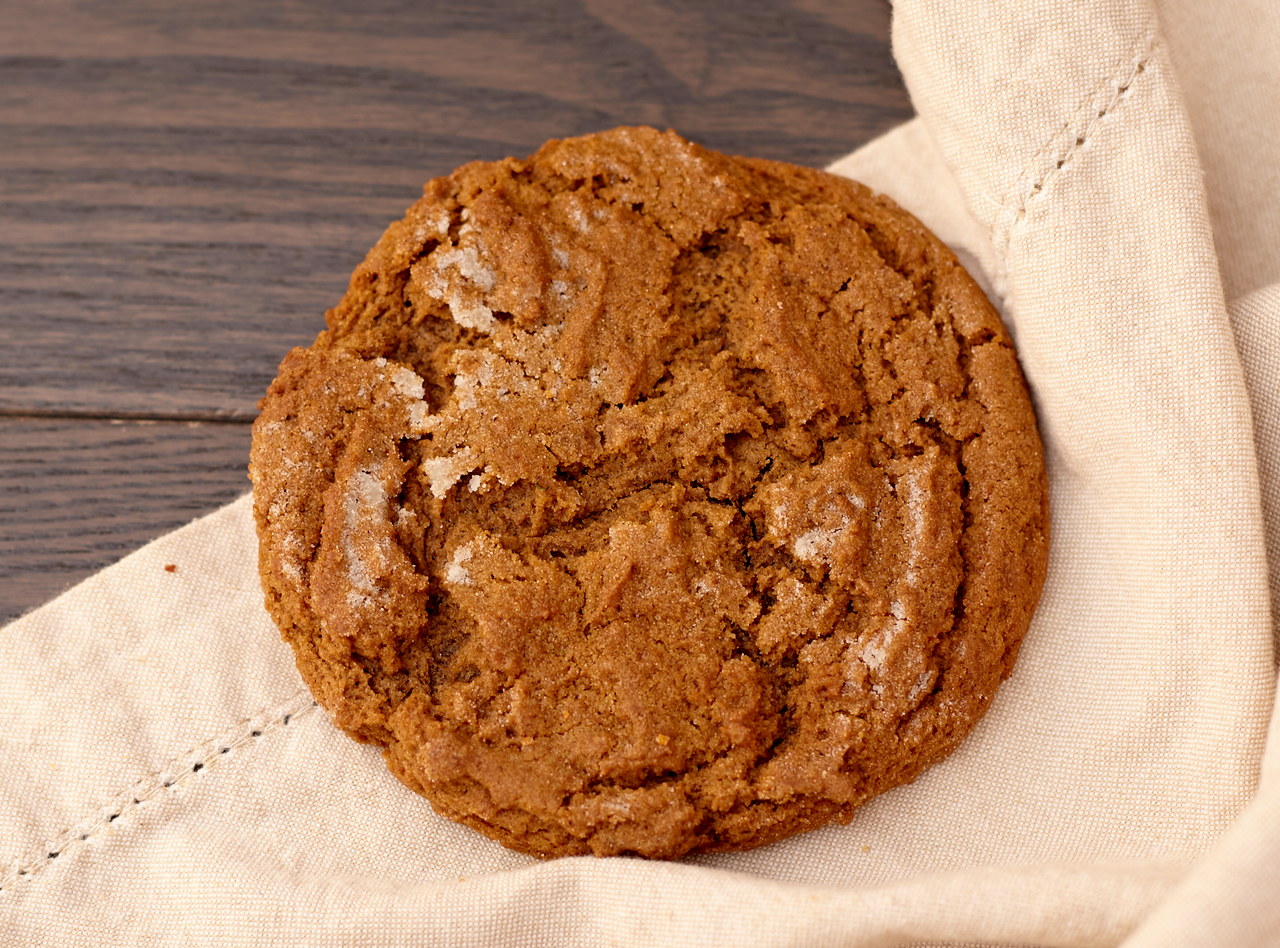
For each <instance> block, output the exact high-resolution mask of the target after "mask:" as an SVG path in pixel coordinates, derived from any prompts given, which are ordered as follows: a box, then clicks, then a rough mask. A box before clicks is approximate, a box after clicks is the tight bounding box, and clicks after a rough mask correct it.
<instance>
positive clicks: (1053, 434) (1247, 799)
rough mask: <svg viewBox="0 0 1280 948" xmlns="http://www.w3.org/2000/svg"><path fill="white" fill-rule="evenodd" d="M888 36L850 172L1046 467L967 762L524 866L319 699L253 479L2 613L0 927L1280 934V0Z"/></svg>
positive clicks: (1060, 940)
mask: <svg viewBox="0 0 1280 948" xmlns="http://www.w3.org/2000/svg"><path fill="white" fill-rule="evenodd" d="M1210 8H1211V9H1212V11H1214V12H1213V13H1212V14H1211V13H1210V12H1208V11H1209V9H1210ZM1157 16H1158V19H1157ZM895 50H896V52H897V55H898V57H899V61H900V63H901V66H902V69H903V73H904V75H905V77H906V78H907V81H908V85H909V87H910V89H911V92H912V95H913V99H914V101H915V103H916V107H917V110H918V112H919V115H920V117H919V118H918V119H917V120H915V121H913V122H911V123H909V124H908V125H906V126H904V127H902V128H900V129H898V130H897V131H895V132H893V133H891V134H890V135H888V136H886V137H885V138H883V139H880V140H879V141H877V142H874V143H872V144H871V145H869V146H867V147H866V148H864V149H862V150H860V151H859V152H856V153H855V154H853V155H851V156H849V157H848V158H847V159H844V160H843V161H841V162H839V163H838V165H837V170H839V171H841V172H843V173H848V174H852V175H854V176H855V177H860V178H862V179H863V180H866V181H867V182H868V183H869V184H872V185H873V186H875V187H877V188H880V189H882V190H884V191H886V192H888V193H890V194H891V195H893V196H895V197H896V198H898V199H899V200H900V201H901V202H903V203H904V204H905V205H906V206H908V207H909V208H911V209H912V210H914V211H915V212H916V213H917V214H919V215H920V216H921V217H922V218H923V219H924V220H925V221H926V222H927V223H929V224H930V225H931V226H932V227H934V228H935V229H936V230H937V231H938V233H939V234H940V235H941V236H942V237H943V238H944V239H945V240H947V241H948V242H949V243H951V244H952V245H953V246H955V247H957V249H958V250H959V252H960V253H961V255H962V257H964V259H965V261H966V263H968V264H970V265H971V267H972V268H974V269H975V271H976V272H977V273H978V275H979V277H980V279H982V280H984V281H985V283H986V286H987V288H988V289H989V291H991V292H992V293H993V297H994V298H995V299H996V301H997V303H998V304H1000V305H1001V306H1002V308H1003V311H1004V313H1005V315H1006V317H1007V319H1008V321H1009V324H1010V326H1011V328H1012V329H1013V331H1014V332H1015V334H1016V337H1017V341H1018V344H1019V349H1020V352H1021V356H1022V359H1023V364H1024V367H1025V368H1026V370H1027V374H1028V376H1029V379H1030V381H1031V385H1032V388H1033V390H1034V395H1035V398H1036V402H1037V407H1038V410H1039V412H1040V417H1041V421H1042V424H1043V431H1044V435H1045V438H1046V443H1047V448H1048V460H1049V465H1050V477H1051V485H1052V489H1053V517H1054V537H1053V548H1052V554H1051V564H1050V572H1049V580H1048V584H1047V586H1046V589H1045V594H1044V599H1043V602H1042V604H1041V607H1040V610H1039V612H1038V613H1037V616H1036V619H1035V622H1034V624H1033V627H1032V630H1031V632H1030V634H1029V636H1028V638H1027V641H1026V644H1025V647H1024V650H1023V654H1022V658H1021V661H1020V664H1019V666H1018V668H1017V670H1016V671H1015V674H1014V675H1013V677H1012V678H1011V679H1010V681H1009V682H1008V683H1007V684H1006V685H1005V686H1004V688H1003V689H1002V690H1001V692H1000V693H999V695H998V696H997V698H996V701H995V703H994V705H993V707H992V710H991V712H990V713H989V715H988V716H987V718H986V719H984V721H983V722H982V723H981V724H980V725H979V727H978V728H977V729H976V731H975V732H974V734H973V735H972V736H971V738H970V739H969V741H968V742H966V743H965V744H964V746H963V747H962V748H961V749H960V750H959V751H958V752H957V753H956V754H955V755H953V756H952V757H951V758H950V759H948V760H947V761H945V762H944V763H943V764H941V765H939V766H938V767H936V768H934V769H932V770H930V771H929V772H928V773H926V774H925V775H924V776H923V777H922V778H921V779H920V780H918V781H917V782H916V783H915V784H913V785H911V786H909V787H904V788H900V789H898V790H895V791H893V792H891V793H889V794H887V795H885V796H883V797H881V798H880V799H878V800H876V801H874V802H872V803H871V804H870V805H868V806H867V807H865V808H864V809H863V810H862V811H861V812H860V813H859V815H858V816H857V818H856V819H855V820H854V822H853V823H852V824H851V825H850V826H848V827H829V828H827V829H824V830H821V831H818V832H816V833H812V834H809V835H807V836H804V837H800V838H797V839H793V840H789V841H786V842H783V843H780V844H777V845H774V846H770V847H766V848H765V849H762V850H757V851H755V852H751V853H744V854H735V855H722V856H715V857H701V858H696V859H692V860H688V861H687V862H685V863H682V864H676V865H670V864H661V863H647V862H643V861H640V860H631V859H614V860H595V859H590V858H583V859H564V860H559V861H555V862H551V863H544V864H537V863H534V862H533V861H532V860H529V859H527V858H524V857H521V856H517V855H515V854H512V853H509V852H506V851H505V850H502V849H501V848H500V847H498V846H496V845H495V844H492V843H490V842H488V841H487V840H484V839H481V838H479V837H477V836H475V835H474V834H472V833H470V831H467V830H464V829H461V828H459V827H457V826H455V825H453V824H451V823H448V822H446V821H443V820H441V819H439V818H437V817H436V816H434V814H433V813H432V812H431V810H430V808H429V807H428V806H427V804H426V803H425V802H424V801H423V800H421V799H420V798H418V797H416V796H414V795H413V794H411V793H410V792H409V791H407V790H405V789H404V788H403V787H401V786H400V785H399V784H398V783H397V782H396V781H395V780H394V778H392V777H391V776H390V775H389V774H388V773H387V772H386V770H385V768H384V767H383V766H382V763H381V761H380V759H379V756H378V754H377V753H376V752H375V751H373V750H371V749H370V748H367V747H360V746H357V745H355V744H353V743H352V742H350V741H349V740H348V739H347V738H345V737H344V736H342V735H341V734H339V733H338V732H337V731H336V730H335V729H334V728H333V727H332V726H331V725H330V724H329V723H328V721H327V720H326V719H325V716H324V714H323V713H322V712H321V711H319V710H318V709H316V708H315V707H314V705H313V704H312V702H311V700H310V697H309V696H308V695H307V693H306V692H305V690H303V689H302V687H301V684H300V682H299V680H298V677H297V675H296V673H295V671H294V670H293V667H292V661H291V656H290V655H289V653H288V650H287V648H286V647H285V646H284V645H283V644H281V643H280V641H279V640H278V637H277V635H276V633H275V630H274V629H273V627H272V626H271V623H270V621H269V620H268V619H267V617H266V616H265V614H264V612H263V610H262V608H261V604H260V593H259V590H258V581H257V575H256V569H255V565H254V564H255V541H254V537H253V530H252V525H251V522H250V515H249V504H248V501H247V499H242V500H240V501H237V502H236V503H234V504H232V505H230V506H228V507H226V508H224V509H223V510H221V511H219V512H217V513H215V514H212V515H210V516H208V517H205V518H204V519H202V520H199V521H197V522H195V523H194V524H192V525H190V526H188V527H186V528H184V529H183V530H180V531H177V532H176V533H173V534H171V535H169V536H167V537H164V538H162V539H160V540H158V541H156V542H155V543H153V544H151V545H150V546H148V547H146V548H145V549H143V550H141V551H139V552H138V553H135V554H134V555H132V556H130V557H128V558H127V559H125V560H124V561H122V562H121V563H119V564H117V565H116V566H114V567H111V568H110V569H107V570H105V571H103V572H102V573H101V574H99V575H97V576H95V577H93V578H91V579H89V580H88V581H86V582H85V583H83V584H81V585H80V586H78V587H77V588H75V589H73V590H72V591H70V592H69V593H67V594H65V595H64V596H62V597H60V598H59V599H57V600H55V601H54V602H52V603H50V604H49V605H48V606H46V607H44V608H43V609H40V610H38V611H36V612H34V613H32V614H31V615H29V616H27V617H25V618H23V619H21V620H19V621H18V622H16V623H14V624H12V625H10V626H9V627H8V628H6V629H4V630H0V944H4V945H10V944H13V945H27V944H31V945H96V944H131V945H132V944H161V945H167V944H182V945H187V944H191V945H201V944H208V945H239V944H281V945H315V944H379V945H382V944H387V945H395V944H406V945H407V944H436V943H448V944H462V945H555V946H569V945H601V944H617V945H627V944H636V945H649V944H655V943H666V944H686V945H858V946H872V945H875V946H882V945H908V944H939V943H948V944H951V943H988V944H1037V945H1064V946H1065V945H1072V946H1074V945H1080V946H1085V945H1117V944H1120V943H1122V942H1126V943H1127V944H1130V945H1135V946H1154V945H1188V946H1190V945H1214V944H1221V945H1254V944H1256V945H1266V944H1276V943H1280V908H1278V907H1277V906H1278V904H1280V903H1278V902H1277V900H1276V899H1275V898H1274V897H1273V892H1274V889H1275V886H1276V882H1277V880H1280V736H1278V735H1277V728H1276V727H1272V728H1271V731H1270V734H1271V737H1270V744H1269V745H1268V726H1269V720H1270V717H1271V714H1272V708H1273V701H1274V685H1275V665H1274V655H1273V639H1272V618H1271V615H1270V612H1269V602H1270V598H1269V593H1268V574H1267V560H1266V557H1265V548H1266V544H1267V543H1268V542H1270V544H1271V550H1272V554H1273V555H1272V562H1275V561H1276V554H1278V553H1280V523H1277V522H1276V520H1275V519H1274V516H1272V518H1271V519H1268V516H1269V515H1274V513H1275V512H1276V511H1278V510H1280V371H1277V370H1280V283H1278V282H1277V281H1278V280H1280V173H1278V172H1277V167H1278V166H1277V164H1276V162H1275V160H1274V158H1273V156H1274V155H1275V154H1277V153H1280V118H1278V117H1280V100H1278V95H1280V93H1277V90H1278V89H1280V53H1277V50H1280V7H1277V6H1276V5H1274V4H1271V3H1270V2H1269V0H1255V2H1253V3H1252V4H1251V3H1249V2H1247V0H1236V2H1234V3H1232V4H1213V5H1211V4H1196V3H1194V2H1192V0H1168V2H1166V3H1163V4H1161V6H1160V9H1159V10H1158V11H1157V10H1156V9H1154V8H1153V7H1152V6H1151V5H1150V4H1149V3H1146V2H1141V0H1083V2H1077V3H1068V2H1061V3H1048V2H1043V3H1031V2H1027V3H1018V4H1008V3H1000V2H996V0H979V2H966V3H964V4H938V3H933V2H926V0H902V2H901V3H899V5H898V7H897V9H896V12H895ZM1215 242H1216V246H1215ZM1224 286H1225V288H1226V289H1225V292H1224ZM1228 300H1230V305H1228ZM1246 385H1247V389H1246ZM1251 406H1252V414H1251ZM1259 472H1261V481H1260V480H1259ZM1260 487H1261V490H1260ZM1268 528H1269V529H1268ZM170 563H171V564H176V565H177V569H176V571H174V572H168V571H166V570H165V569H164V566H165V564H170ZM1272 588H1273V589H1274V588H1275V582H1274V579H1273V582H1272ZM1260 775H1261V782H1259V777H1260Z"/></svg>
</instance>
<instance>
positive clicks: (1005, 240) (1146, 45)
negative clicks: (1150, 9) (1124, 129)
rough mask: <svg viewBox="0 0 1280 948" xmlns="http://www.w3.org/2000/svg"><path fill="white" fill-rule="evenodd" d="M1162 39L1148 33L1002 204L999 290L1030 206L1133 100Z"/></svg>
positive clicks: (997, 232) (997, 231) (996, 231)
mask: <svg viewBox="0 0 1280 948" xmlns="http://www.w3.org/2000/svg"><path fill="white" fill-rule="evenodd" d="M1157 39H1158V34H1157V33H1156V30H1155V28H1154V27H1149V28H1148V29H1147V30H1146V31H1145V32H1143V33H1142V34H1141V35H1140V36H1139V37H1138V38H1137V40H1136V41H1135V43H1134V45H1133V48H1132V52H1131V53H1130V55H1129V58H1128V59H1127V60H1126V61H1125V62H1124V64H1123V65H1122V66H1121V67H1120V68H1119V69H1118V70H1117V71H1116V72H1115V73H1113V74H1112V75H1111V77H1110V78H1108V79H1107V80H1105V81H1104V82H1102V83H1101V84H1099V85H1098V87H1097V88H1096V89H1094V91H1093V93H1092V94H1091V95H1090V96H1089V98H1088V99H1087V100H1086V101H1085V103H1084V104H1083V105H1081V106H1080V108H1078V109H1077V110H1076V112H1075V114H1074V115H1072V116H1071V118H1070V119H1069V120H1068V121H1067V123H1066V124H1065V125H1063V126H1062V128H1061V129H1059V130H1058V132H1057V133H1056V134H1055V135H1054V136H1053V137H1052V138H1050V139H1049V140H1048V141H1047V142H1046V143H1045V145H1044V147H1043V148H1041V149H1040V150H1039V151H1038V152H1036V154H1035V157H1034V158H1032V160H1031V162H1030V165H1031V167H1030V168H1029V169H1028V170H1027V171H1026V172H1024V173H1023V175H1022V176H1021V178H1020V179H1019V181H1018V183H1016V184H1014V185H1013V186H1012V187H1011V188H1010V189H1009V191H1008V192H1006V194H1005V197H1004V199H1003V200H1002V201H1001V202H1000V204H1001V206H1002V207H1003V208H1004V210H1003V211H1001V213H1000V214H999V216H998V217H997V218H996V224H995V227H994V228H993V233H992V243H993V245H994V247H995V249H996V254H997V257H996V258H997V259H998V260H999V261H1000V272H999V274H998V278H997V279H998V284H999V288H1000V293H1001V295H1002V296H1003V295H1004V294H1005V287H1006V285H1007V284H1006V278H1007V276H1008V269H1007V266H1008V264H1007V258H1008V252H1009V245H1010V243H1011V242H1012V240H1013V232H1014V230H1015V229H1016V228H1017V226H1018V225H1019V224H1021V223H1022V222H1023V221H1024V220H1025V219H1026V216H1027V208H1028V206H1029V205H1030V203H1031V201H1032V200H1033V199H1034V198H1035V197H1036V196H1037V195H1039V194H1040V193H1041V192H1042V191H1044V189H1045V188H1046V187H1047V186H1048V185H1049V183H1050V182H1051V181H1052V180H1053V178H1054V177H1056V176H1057V175H1058V174H1059V173H1060V172H1061V171H1062V169H1063V167H1064V166H1065V165H1066V164H1067V163H1068V162H1069V161H1070V160H1071V159H1072V158H1073V157H1074V156H1075V154H1076V153H1077V152H1078V151H1079V150H1080V149H1081V148H1083V147H1084V146H1085V145H1086V144H1087V143H1088V141H1089V137H1090V136H1091V135H1092V134H1093V132H1094V131H1095V130H1096V129H1097V127H1098V125H1099V124H1101V122H1102V121H1103V119H1105V118H1106V117H1107V116H1108V115H1110V114H1111V113H1112V112H1113V111H1114V110H1115V109H1116V107H1117V106H1119V104H1120V103H1121V102H1123V101H1124V100H1126V99H1127V98H1128V97H1129V92H1130V90H1131V89H1132V88H1133V84H1134V83H1135V82H1136V81H1137V79H1138V77H1139V76H1141V75H1142V73H1143V72H1144V71H1145V70H1146V68H1147V64H1148V63H1149V62H1150V61H1151V56H1152V53H1153V52H1154V51H1155V46H1156V41H1157Z"/></svg>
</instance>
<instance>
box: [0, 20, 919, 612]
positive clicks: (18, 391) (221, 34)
mask: <svg viewBox="0 0 1280 948" xmlns="http://www.w3.org/2000/svg"><path fill="white" fill-rule="evenodd" d="M888 30H889V7H888V4H887V2H886V0H788V2H780V0H732V2H729V0H701V2H678V0H665V2H663V0H548V2H545V3H539V2H517V0H468V2H463V3H456V2H448V3H446V2H438V0H432V2H422V3H417V4H414V3H406V2H402V0H365V2H354V0H345V2H344V0H321V2H308V0H282V2H263V0H226V2H217V3H206V2H195V0H176V2H175V0H110V2H88V0H0V621H3V620H5V619H8V618H12V617H14V616H17V615H19V614H21V613H23V612H25V611H27V610H28V609H30V608H32V607H34V606H37V605H39V604H40V603H41V602H43V601H45V600H47V599H49V598H51V597H52V596H54V595H56V594H57V593H59V592H60V591H62V590H63V589H65V588H66V587H68V586H70V585H71V584H72V583H74V582H76V581H78V580H80V579H83V578H84V577H85V576H87V575H89V574H90V573H92V572H94V571H96V570H98V569H99V568H101V567H103V566H105V565H107V564H109V563H111V562H113V561H114V560H116V559H119V558H120V557H121V556H123V555H124V554H126V553H128V552H129V551H130V550H133V549H135V548H137V547H139V546H141V545H142V544H143V543H145V542H146V541H147V540H150V539H152V538H154V537H156V536H158V535H160V534H161V533H164V532H165V531H168V530H170V529H172V528H173V527H176V526H179V525H180V524H182V523H185V522H187V521H188V520H191V519H193V518H195V517H197V516H199V515H201V514H204V513H207V512H209V511H211V510H213V509H215V508H216V507H218V506H220V505H221V504H224V503H226V502H228V501H230V500H232V499H233V498H235V497H237V496H239V495H240V494H242V493H243V492H245V491H246V490H247V489H248V481H247V479H246V477H245V473H244V471H245V463H246V458H247V454H248V448H249V423H250V422H251V421H252V419H253V417H254V413H255V403H256V401H257V399H258V397H259V395H260V394H261V393H262V391H263V390H264V388H265V387H266V385H267V383H268V382H269V381H270V379H271V378H272V376H273V375H274V372H275V367H276V364H277V362H278V361H279V359H280V357H281V356H282V355H283V354H284V353H285V352H286V351H287V350H288V349H289V348H290V347H291V346H293V345H297V344H300V343H306V342H308V341H309V340H310V339H311V338H312V337H313V336H314V335H315V334H316V332H317V331H318V330H319V329H320V328H321V325H322V315H323V312H324V310H325V308H326V307H327V306H329V305H331V304H332V303H333V302H334V301H336V300H337V298H338V297H339V295H340V294H341V292H342V290H343V289H344V287H345V285H346V280H347V275H348V274H349V273H350V271H351V269H352V268H353V267H354V266H355V265H356V263H358V262H359V260H360V259H361V257H362V256H363V255H364V252H365V250H366V249H367V248H368V247H369V246H371V245H372V244H373V242H374V241H375V240H376V239H377V238H378V236H379V234H380V233H381V232H382V230H383V228H384V227H385V226H386V225H387V224H388V223H389V222H390V221H392V220H393V219H395V218H397V217H399V216H400V214H401V213H402V211H403V210H404V208H405V207H406V206H408V204H410V203H411V202H412V201H413V200H414V199H415V198H416V197H417V195H418V194H419V193H420V190H421V186H422V184H423V182H424V181H426V180H427V179H428V178H431V177H434V176H436V175H440V174H443V173H446V172H448V171H450V170H451V169H452V168H454V167H455V166H457V165H459V164H461V163H463V162H466V161H470V160H472V159H477V158H481V159H492V158H498V157H502V156H504V155H508V154H517V155H523V154H527V153H529V152H530V151H532V150H533V149H534V148H535V147H536V146H537V145H538V144H539V143H540V142H542V141H543V140H544V139H547V138H553V137H564V136H567V135H574V134H579V133H583V132H589V131H594V130H599V129H603V128H608V127H610V126H613V125H619V124H640V123H644V124H651V125H658V126H670V127H674V128H675V129H677V130H678V131H680V132H682V133H683V134H685V135H686V136H687V137H689V138H692V139H694V140H696V141H699V142H701V143H703V144H705V145H708V146H710V147H713V148H716V149H720V150H723V151H729V152H735V153H740V154H752V155H759V156H762V157H768V158H777V159H783V160H787V161H793V162H798V163H804V164H810V165H817V166H821V165H824V164H826V163H828V162H830V161H832V160H833V159H835V158H837V157H839V156H840V155H842V154H844V153H846V152H847V151H849V150H851V149H853V148H854V147H856V146H858V145H860V144H862V143H863V142H865V141H867V140H868V139H870V138H872V137H873V136H875V135H877V134H879V133H881V132H883V131H885V130H887V129H888V128H890V127H892V126H893V125H895V124H897V123H898V122H901V121H903V120H905V119H906V118H908V117H909V116H910V114H911V111H910V106H909V104H908V101H907V97H906V93H905V92H904V91H903V88H902V84H901V80H900V78H899V76H898V73H897V70H896V69H895V67H894V65H893V61H892V58H891V56H890V52H889V46H888Z"/></svg>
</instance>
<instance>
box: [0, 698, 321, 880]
mask: <svg viewBox="0 0 1280 948" xmlns="http://www.w3.org/2000/svg"><path fill="white" fill-rule="evenodd" d="M316 707H317V705H316V703H315V701H314V700H312V698H311V694H310V693H309V692H308V691H307V690H306V689H305V688H304V689H301V690H300V691H298V692H297V693H296V694H294V695H293V696H291V697H290V698H289V699H288V700H287V701H285V702H284V703H283V704H280V705H278V706H277V707H275V708H272V709H270V710H267V711H259V712H258V713H257V714H256V715H254V716H253V717H251V718H247V719H245V720H244V721H242V722H241V723H240V724H238V725H236V727H235V728H234V729H233V730H230V731H227V732H224V734H222V735H220V736H218V737H215V738H212V739H210V740H207V741H204V742H203V743H201V744H197V745H196V746H195V747H193V748H191V749H190V750H188V751H185V752H184V753H182V754H179V755H178V756H176V757H174V758H173V759H172V760H171V761H170V762H169V763H168V764H166V765H165V766H164V767H162V768H160V769H159V770H156V771H154V772H152V773H150V774H147V775H146V776H144V777H141V778H140V779H138V780H137V781H135V782H134V784H133V785H132V786H130V787H129V789H127V790H125V791H124V792H122V793H119V794H117V795H116V796H115V797H113V798H112V800H111V801H110V802H109V803H107V804H106V806H104V807H102V808H100V809H99V810H98V812H97V813H96V814H94V815H93V816H90V817H88V818H86V819H84V820H81V821H80V823H78V824H76V825H75V826H73V827H70V828H69V829H64V830H61V831H60V832H58V833H57V834H56V835H55V836H53V837H52V838H50V839H49V840H48V841H46V842H45V843H44V844H43V845H42V846H40V848H39V849H38V850H37V851H36V853H35V854H34V855H32V856H29V857H28V858H27V859H26V860H25V861H23V862H18V863H17V864H16V865H14V866H13V868H11V869H10V871H9V872H8V873H6V874H5V875H4V876H3V877H0V892H3V891H5V890H6V889H10V888H12V887H13V886H14V885H15V884H16V883H17V882H19V881H20V880H24V879H32V878H34V877H35V876H37V875H39V873H40V872H41V870H43V869H44V868H45V867H46V866H48V865H49V863H51V862H53V861H54V860H55V859H57V858H58V857H59V856H61V855H62V854H63V853H64V852H66V851H67V849H68V848H70V847H74V846H77V845H79V844H80V843H83V842H86V841H87V840H89V839H90V838H91V837H93V836H94V835H95V834H96V833H98V832H99V831H101V830H103V829H106V828H107V827H108V826H111V825H112V824H115V823H116V821H117V820H120V819H123V818H124V817H125V816H127V815H128V814H129V813H131V812H132V811H133V810H134V809H136V808H137V807H140V806H142V805H143V804H145V803H148V802H149V801H151V800H153V799H155V798H156V797H157V796H161V795H163V794H164V793H166V792H168V791H169V790H171V789H172V788H174V787H176V786H179V785H181V784H183V783H185V782H186V781H188V780H191V779H194V778H195V777H196V776H197V775H198V774H201V773H204V772H205V771H207V770H208V769H209V768H210V767H211V766H213V765H214V764H215V763H216V762H217V761H219V760H221V759H222V758H224V757H225V756H226V755H227V754H229V753H231V752H232V751H233V750H236V749H238V748H241V747H244V746H245V745H247V744H250V743H252V742H254V741H256V740H257V739H258V738H260V737H264V736H265V735H267V734H270V733H272V732H273V731H278V730H280V729H282V728H285V727H288V725H289V724H290V723H291V722H293V721H296V720H297V719H298V718H299V717H301V716H302V715H304V714H306V713H307V712H308V711H312V710H314V709H315V708H316Z"/></svg>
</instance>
